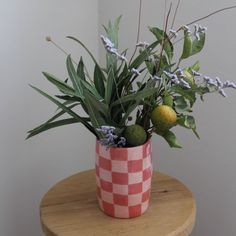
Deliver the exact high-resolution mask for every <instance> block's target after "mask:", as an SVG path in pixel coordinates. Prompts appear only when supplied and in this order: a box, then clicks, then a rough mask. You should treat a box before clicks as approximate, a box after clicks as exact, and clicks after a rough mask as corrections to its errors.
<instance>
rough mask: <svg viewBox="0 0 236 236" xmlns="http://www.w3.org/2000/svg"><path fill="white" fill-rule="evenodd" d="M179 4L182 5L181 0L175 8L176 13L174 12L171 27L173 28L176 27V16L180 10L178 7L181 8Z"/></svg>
mask: <svg viewBox="0 0 236 236" xmlns="http://www.w3.org/2000/svg"><path fill="white" fill-rule="evenodd" d="M179 5H180V0H178V3H177V6H176V8H175V13H174V18H173V21H172V24H171V29H173V27H174V24H175V20H176V16H177V12H178V9H179Z"/></svg>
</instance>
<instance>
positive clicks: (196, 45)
mask: <svg viewBox="0 0 236 236" xmlns="http://www.w3.org/2000/svg"><path fill="white" fill-rule="evenodd" d="M199 36H200V40H197V39H195V40H194V41H193V46H192V52H191V56H192V55H194V54H196V53H199V52H200V51H201V50H202V49H203V47H204V44H205V37H206V34H205V33H199Z"/></svg>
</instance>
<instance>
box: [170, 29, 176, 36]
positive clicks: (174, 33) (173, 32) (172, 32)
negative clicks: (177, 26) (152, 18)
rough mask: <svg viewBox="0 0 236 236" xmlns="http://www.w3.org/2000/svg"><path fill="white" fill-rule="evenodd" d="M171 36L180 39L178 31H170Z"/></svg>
mask: <svg viewBox="0 0 236 236" xmlns="http://www.w3.org/2000/svg"><path fill="white" fill-rule="evenodd" d="M169 32H170V34H171V35H170V36H172V37H173V38H177V37H178V32H177V31H176V30H173V29H170V30H169Z"/></svg>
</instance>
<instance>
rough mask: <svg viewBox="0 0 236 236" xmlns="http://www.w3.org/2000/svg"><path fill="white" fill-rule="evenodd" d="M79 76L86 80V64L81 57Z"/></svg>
mask: <svg viewBox="0 0 236 236" xmlns="http://www.w3.org/2000/svg"><path fill="white" fill-rule="evenodd" d="M77 75H78V76H79V78H81V79H82V80H86V77H85V73H84V62H83V59H82V57H80V60H79V65H78V67H77Z"/></svg>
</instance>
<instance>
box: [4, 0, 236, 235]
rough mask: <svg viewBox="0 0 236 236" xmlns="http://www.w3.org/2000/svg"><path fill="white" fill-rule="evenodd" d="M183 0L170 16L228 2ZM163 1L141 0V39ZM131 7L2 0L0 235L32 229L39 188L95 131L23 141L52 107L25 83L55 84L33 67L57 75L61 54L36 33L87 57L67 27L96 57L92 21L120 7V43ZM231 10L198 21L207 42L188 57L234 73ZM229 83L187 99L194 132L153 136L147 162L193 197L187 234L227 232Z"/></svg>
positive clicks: (129, 28) (128, 29)
mask: <svg viewBox="0 0 236 236" xmlns="http://www.w3.org/2000/svg"><path fill="white" fill-rule="evenodd" d="M173 2H174V3H176V0H175V1H173ZM182 2H183V3H182V6H181V9H180V12H179V16H178V18H177V22H176V25H181V24H183V23H185V22H186V21H190V20H192V19H195V17H198V16H202V15H205V14H207V13H208V12H210V11H212V10H213V9H217V8H220V7H224V6H227V5H232V4H233V1H230V0H225V1H224V2H222V1H219V0H217V1H216V0H215V1H210V0H205V1H204V0H191V1H187V0H185V1H184V0H183V1H182ZM212 3H214V6H213V4H212ZM163 7H164V1H154V0H145V1H144V7H143V18H142V29H141V37H140V38H141V40H147V41H149V40H151V38H150V36H149V35H148V33H147V30H146V26H147V25H162V18H163V11H162V10H163ZM137 10H138V0H129V1H124V0H119V1H115V0H100V1H99V6H98V3H97V1H94V0H86V1H85V0H80V1H76V0H70V1H56V0H51V1H46V0H42V1H35V0H33V1H27V0H21V1H19V0H8V1H2V4H1V8H0V30H1V44H0V52H1V54H0V55H1V57H0V65H1V67H0V68H1V88H2V89H1V93H0V100H1V103H0V109H1V116H0V131H1V132H0V189H1V191H0V235H2V236H16V235H27V236H28V235H36V236H37V235H41V230H40V224H39V215H38V205H39V202H40V199H41V197H42V196H43V194H44V193H45V192H46V191H47V190H48V188H49V187H50V186H52V185H53V184H54V183H56V182H57V181H59V180H60V179H62V178H64V177H66V176H68V175H70V174H73V173H75V172H78V171H80V170H85V169H89V168H92V167H93V165H94V150H93V146H94V138H93V136H92V135H91V134H89V133H88V132H87V131H86V130H85V129H84V128H83V127H82V126H76V125H73V126H68V127H64V128H60V129H57V130H52V131H50V132H48V133H44V134H42V135H40V136H37V137H35V138H33V139H30V140H28V141H24V138H25V134H26V131H27V130H29V129H30V128H33V127H34V126H35V125H36V124H40V123H41V122H43V121H45V120H46V119H47V118H49V116H50V115H53V114H54V113H53V111H54V110H55V106H54V105H53V104H51V103H50V102H49V101H47V100H46V99H44V98H42V97H41V96H40V95H38V94H37V93H36V92H34V91H33V90H32V89H31V88H29V86H28V85H27V84H28V83H30V84H34V85H37V86H38V87H40V88H43V89H47V90H48V91H49V92H51V93H52V94H53V93H54V92H55V90H54V89H53V87H50V86H49V84H48V82H46V81H45V80H44V79H43V76H42V75H41V71H48V72H51V73H54V74H56V75H58V76H59V77H61V78H64V77H65V75H66V69H65V56H64V55H63V54H62V53H61V52H60V51H58V50H57V49H56V48H55V47H53V46H52V45H50V44H48V43H46V42H45V40H44V38H45V36H46V35H51V36H52V38H54V39H55V40H56V41H57V42H58V43H59V44H60V45H61V46H62V47H64V48H66V49H67V50H68V52H72V55H73V57H74V58H77V59H78V58H79V55H83V56H84V58H85V61H86V62H87V63H88V64H90V60H89V59H88V58H87V56H85V55H86V54H85V52H84V51H83V50H82V49H80V48H79V47H78V46H77V45H75V44H74V43H73V42H70V41H68V40H66V39H65V38H64V36H65V35H68V34H72V35H75V36H77V37H79V38H80V39H81V40H83V41H84V42H86V43H87V45H88V47H89V48H90V49H91V50H92V52H93V53H94V54H95V56H96V57H97V58H98V55H100V58H101V61H103V60H102V55H104V50H103V48H102V47H101V44H100V43H99V44H98V41H97V40H96V38H97V36H98V27H97V26H98V23H99V25H101V24H106V23H107V21H108V19H114V18H115V17H116V16H118V15H120V14H123V19H122V23H121V32H120V35H121V37H120V39H121V48H127V47H129V48H132V46H133V45H134V42H135V38H136V22H137V13H136V12H137ZM98 17H99V21H98ZM235 19H236V11H230V12H227V13H224V14H220V15H218V16H214V17H213V18H211V19H207V20H205V21H204V22H202V24H204V25H206V26H207V27H208V28H209V30H208V37H207V43H206V50H205V51H204V52H203V53H201V54H200V55H199V56H198V57H196V58H195V59H197V58H198V59H200V60H201V61H202V72H204V73H206V74H210V75H213V76H215V75H219V76H220V77H222V79H225V80H226V79H230V80H234V81H236V78H235V76H234V67H235V66H236V62H235V60H234V53H233V52H236V43H235V38H236V37H235V36H236V29H235V27H234V22H235ZM99 30H100V32H101V30H102V28H101V27H99ZM98 46H99V47H98ZM98 49H99V51H98ZM91 68H92V67H90V66H88V69H91ZM233 92H234V91H232V92H229V98H228V99H223V98H221V97H220V96H218V95H213V96H208V97H207V99H206V101H205V102H204V103H199V104H197V105H196V108H195V116H196V119H197V122H198V130H199V133H200V135H201V137H202V138H201V140H200V141H198V140H196V139H195V137H193V135H192V134H191V133H190V132H188V131H184V130H180V129H179V130H177V134H178V137H179V141H181V142H182V144H183V145H184V149H183V150H171V149H169V147H168V146H167V145H166V143H165V142H164V141H163V140H162V139H161V138H159V137H154V138H153V143H154V155H153V156H154V162H155V169H157V170H159V171H162V172H166V173H168V174H170V175H173V176H175V177H177V178H179V179H180V180H182V181H183V182H184V183H185V184H186V185H187V186H188V187H189V188H190V189H191V190H192V191H193V193H194V195H195V197H196V200H197V205H198V216H197V225H196V227H195V231H194V233H193V235H196V236H197V235H201V236H211V235H215V236H222V235H224V236H234V235H235V233H236V226H235V218H236V204H235V200H236V181H235V177H236V176H235V171H234V169H235V166H236V157H235V151H234V150H235V149H234V145H235V131H236V128H235V126H234V124H235V122H234V121H235V118H236V112H235V105H234V104H235V99H236V93H233Z"/></svg>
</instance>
